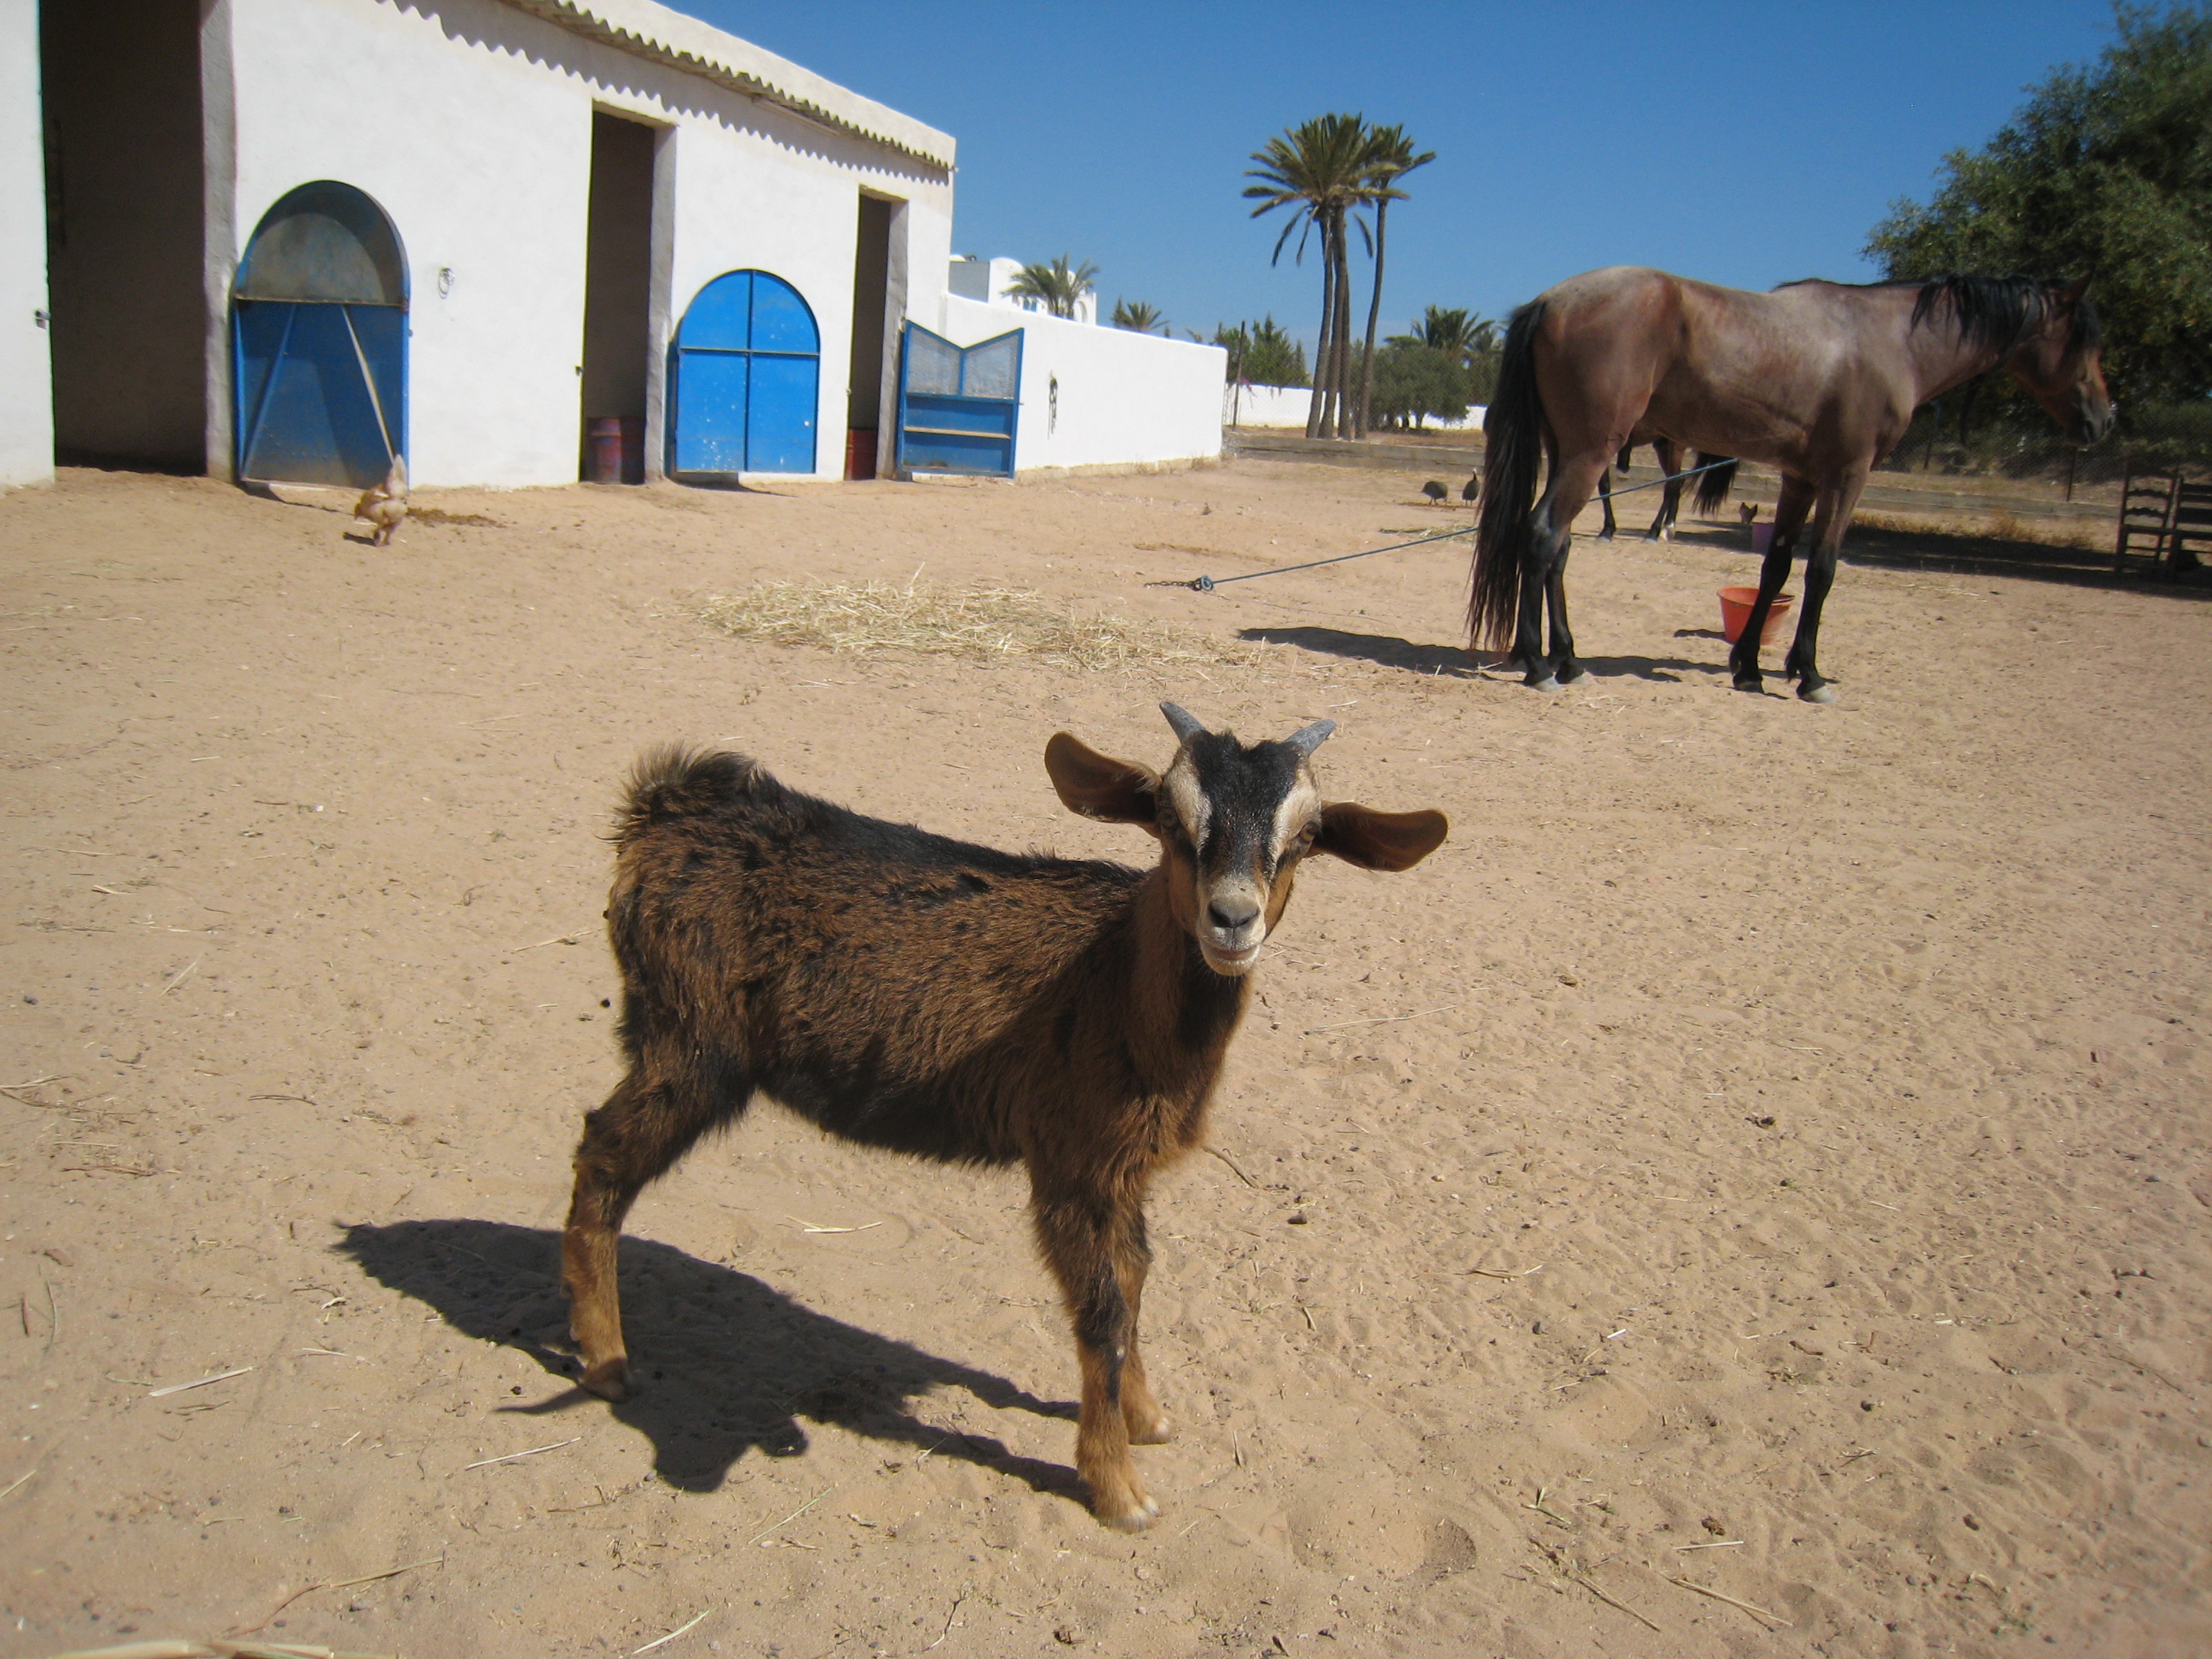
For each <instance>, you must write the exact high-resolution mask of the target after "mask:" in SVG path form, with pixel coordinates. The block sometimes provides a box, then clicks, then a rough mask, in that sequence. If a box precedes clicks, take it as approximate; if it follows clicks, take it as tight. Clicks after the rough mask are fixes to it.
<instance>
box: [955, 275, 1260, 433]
mask: <svg viewBox="0 0 2212 1659" xmlns="http://www.w3.org/2000/svg"><path fill="white" fill-rule="evenodd" d="M1015 328H1018V329H1021V330H1023V331H1024V332H1025V336H1026V337H1025V338H1024V340H1023V342H1022V405H1021V419H1020V423H1019V426H1018V428H1017V430H1016V435H1015V440H1014V470H1015V471H1016V472H1017V473H1023V472H1032V471H1038V470H1040V469H1044V468H1054V467H1095V466H1127V465H1141V464H1144V463H1146V462H1172V461H1194V460H1213V459H1218V458H1219V456H1220V454H1221V389H1222V379H1223V376H1224V375H1225V374H1226V372H1227V369H1228V363H1229V354H1228V353H1227V352H1225V351H1224V350H1223V349H1221V348H1220V347H1218V346H1210V345H1197V344H1194V343H1188V342H1186V341H1182V340H1169V339H1163V338H1162V337H1159V336H1158V335H1153V334H1133V333H1131V332H1129V331H1127V330H1126V329H1118V328H1094V327H1092V326H1091V325H1088V324H1085V323H1073V322H1067V321H1065V320H1063V319H1060V318H1057V317H1042V316H1039V315H1037V314H1036V313H1034V312H1029V311H1023V310H1020V309H1018V307H1012V306H986V305H979V304H977V303H976V302H975V301H973V300H965V299H962V298H960V297H959V296H958V295H947V296H946V298H945V328H944V330H943V331H942V332H943V333H944V335H945V337H946V338H947V339H949V340H951V342H952V343H954V344H956V345H963V346H967V345H975V344H976V343H979V342H981V341H983V340H987V339H990V338H991V337H993V336H994V335H999V334H1004V333H1005V332H1006V331H1007V330H1009V329H1015ZM1055 382H1056V383H1057V388H1058V395H1057V397H1055V396H1054V385H1055Z"/></svg>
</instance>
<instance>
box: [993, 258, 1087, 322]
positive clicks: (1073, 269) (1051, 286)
mask: <svg viewBox="0 0 2212 1659" xmlns="http://www.w3.org/2000/svg"><path fill="white" fill-rule="evenodd" d="M1097 276H1098V267H1097V266H1096V265H1094V264H1091V261H1090V260H1088V259H1085V261H1084V262H1083V263H1082V264H1080V265H1073V266H1071V265H1070V264H1069V263H1068V258H1067V255H1066V254H1065V253H1063V254H1061V255H1060V256H1059V257H1058V258H1055V259H1054V260H1053V261H1052V263H1051V264H1039V265H1024V266H1023V267H1022V268H1021V269H1020V270H1018V271H1017V272H1015V273H1014V280H1013V281H1012V282H1011V283H1007V284H1006V296H1007V298H1009V299H1013V300H1027V301H1030V303H1032V304H1035V305H1041V306H1042V307H1044V308H1045V310H1046V311H1048V312H1049V313H1051V314H1052V315H1053V316H1054V317H1073V316H1074V315H1075V307H1077V306H1078V305H1079V303H1081V301H1082V299H1083V296H1084V295H1086V294H1088V293H1090V292H1091V286H1092V284H1093V283H1094V282H1096V280H1097Z"/></svg>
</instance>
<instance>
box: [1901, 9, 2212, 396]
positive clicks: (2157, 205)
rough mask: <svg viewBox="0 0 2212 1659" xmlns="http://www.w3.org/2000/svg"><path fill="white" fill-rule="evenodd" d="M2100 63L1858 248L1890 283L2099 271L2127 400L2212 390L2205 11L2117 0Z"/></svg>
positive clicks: (2096, 291) (2072, 70)
mask: <svg viewBox="0 0 2212 1659" xmlns="http://www.w3.org/2000/svg"><path fill="white" fill-rule="evenodd" d="M2115 21H2116V26H2117V32H2118V40H2117V41H2115V43H2114V44H2113V45H2112V46H2109V47H2107V48H2106V51H2105V52H2104V53H2103V55H2102V56H2101V57H2100V58H2099V59H2098V61H2097V63H2096V64H2093V65H2081V64H2074V65H2069V66H2067V67H2065V68H2063V69H2059V70H2055V71H2053V72H2052V74H2051V76H2050V77H2049V78H2048V79H2046V80H2045V82H2043V83H2042V84H2041V85H2040V86H2038V87H2036V88H2033V89H2032V90H2031V92H2030V94H2029V97H2028V100H2027V103H2025V104H2023V105H2022V106H2021V107H2020V108H2019V110H2017V111H2016V112H2015V113H2014V115H2013V118H2012V119H2011V120H2009V121H2008V122H2007V123H2006V124H2005V125H2004V126H2003V127H2002V128H2001V129H2000V130H1999V131H1998V132H1997V134H1996V137H1993V138H1992V139H1990V142H1989V143H1987V144H1985V145H1984V146H1983V147H1982V148H1981V149H1979V150H1976V151H1968V150H1963V149H1960V150H1954V151H1952V152H1951V153H1950V154H1949V155H1947V156H1945V157H1944V158H1943V165H1942V170H1941V172H1940V173H1939V175H1938V178H1939V180H1940V182H1939V185H1938V186H1937V189H1936V193H1935V196H1934V197H1933V199H1932V200H1930V201H1929V202H1928V203H1926V204H1921V203H1918V202H1913V201H1899V202H1897V203H1894V204H1892V206H1891V209H1890V213H1889V216H1888V217H1887V218H1886V219H1884V220H1883V221H1882V222H1881V223H1880V224H1878V225H1876V226H1875V228H1874V229H1873V231H1872V232H1871V233H1870V234H1869V237H1868V239H1867V249H1866V251H1867V253H1868V255H1869V258H1875V259H1877V260H1879V261H1880V262H1881V264H1882V266H1883V268H1884V269H1885V270H1887V273H1888V274H1889V275H1890V276H1893V277H1900V278H1902V277H1917V276H1935V275H1938V274H1940V273H1943V272H1947V271H1974V272H1983V273H1990V274H1999V273H2008V272H2014V271H2023V272H2028V273H2032V274H2036V275H2043V276H2081V275H2082V274H2083V273H2087V274H2089V275H2090V276H2092V277H2093V282H2092V284H2091V289H2090V294H2091V297H2092V298H2093V300H2094V301H2096V303H2097V306H2098V308H2099V310H2100V312H2101V313H2103V316H2104V319H2105V368H2106V374H2107V376H2108V377H2109V379H2110V380H2111V381H2112V387H2113V391H2114V392H2115V393H2116V395H2117V396H2118V398H2119V399H2120V401H2121V402H2122V404H2123V405H2125V404H2128V403H2129V402H2130V401H2132V400H2148V399H2156V398H2172V399H2193V398H2203V397H2204V396H2205V395H2206V394H2207V393H2208V392H2212V9H2208V8H2206V7H2205V6H2203V5H2175V6H2172V8H2171V9H2167V10H2166V11H2165V12H2163V13H2160V12H2156V11H2154V10H2152V9H2148V8H2137V7H2132V6H2127V5H2122V6H2120V7H2118V9H2116V12H2115Z"/></svg>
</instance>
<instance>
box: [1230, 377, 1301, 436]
mask: <svg viewBox="0 0 2212 1659" xmlns="http://www.w3.org/2000/svg"><path fill="white" fill-rule="evenodd" d="M1312 407H1313V392H1312V391H1311V390H1310V388H1308V387H1305V386H1249V385H1248V386H1224V387H1223V388H1222V389H1221V423H1222V424H1223V425H1224V426H1296V427H1303V426H1304V425H1305V423H1306V411H1307V410H1310V409H1311V408H1312Z"/></svg>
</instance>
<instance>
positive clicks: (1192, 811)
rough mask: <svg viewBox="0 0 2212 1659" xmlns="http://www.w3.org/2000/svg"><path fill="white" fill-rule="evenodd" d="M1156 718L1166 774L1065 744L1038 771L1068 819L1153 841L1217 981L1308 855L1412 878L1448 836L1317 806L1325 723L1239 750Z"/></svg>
mask: <svg viewBox="0 0 2212 1659" xmlns="http://www.w3.org/2000/svg"><path fill="white" fill-rule="evenodd" d="M1160 708H1161V709H1162V711H1163V712H1164V714H1166V715H1167V717H1168V724H1169V725H1170V726H1173V727H1174V728H1175V732H1176V737H1177V738H1179V739H1181V743H1180V745H1179V746H1178V747H1177V749H1176V756H1175V758H1174V759H1173V760H1172V761H1170V763H1168V769H1167V770H1166V771H1165V772H1164V773H1154V772H1153V771H1152V769H1150V768H1148V767H1143V766H1139V765H1138V764H1136V763H1134V762H1133V761H1122V760H1114V759H1111V758H1109V757H1107V756H1104V755H1101V754H1099V753H1097V751H1096V750H1092V749H1090V748H1088V747H1086V746H1085V744H1081V743H1079V742H1078V741H1077V740H1076V739H1075V738H1072V737H1070V736H1068V734H1067V733H1066V732H1060V733H1059V734H1058V735H1057V736H1056V737H1054V738H1053V740H1052V741H1051V742H1050V743H1049V744H1046V745H1045V751H1044V764H1045V770H1046V771H1047V772H1048V773H1050V774H1051V775H1052V786H1053V787H1054V789H1055V790H1057V791H1058V792H1059V793H1060V800H1061V801H1062V802H1063V803H1064V804H1065V805H1066V807H1067V809H1068V811H1072V812H1078V813H1080V814H1081V815H1082V816H1083V817H1087V818H1097V819H1098V820H1099V821H1100V822H1101V823H1134V824H1138V825H1140V826H1141V827H1142V828H1144V829H1147V830H1149V831H1151V832H1152V835H1153V836H1157V837H1158V840H1159V843H1160V849H1161V854H1162V863H1163V866H1164V868H1165V870H1166V872H1167V878H1168V894H1169V902H1170V907H1171V908H1172V909H1173V912H1174V915H1175V917H1176V921H1177V922H1179V923H1180V924H1181V925H1182V927H1183V929H1184V931H1185V932H1187V933H1189V934H1190V935H1191V937H1192V938H1193V939H1196V940H1197V941H1198V948H1199V950H1200V951H1201V952H1202V953H1203V954H1204V956H1205V957H1206V966H1207V967H1209V968H1211V969H1213V971H1214V972H1215V973H1217V974H1225V975H1232V976H1234V975H1241V974H1249V973H1250V972H1251V971H1252V967H1253V964H1254V963H1256V962H1257V961H1258V960H1259V959H1260V947H1261V945H1262V944H1263V943H1264V942H1265V941H1266V939H1267V935H1268V934H1269V933H1271V932H1273V929H1274V926H1275V924H1276V922H1278V921H1280V920H1281V919H1282V915H1283V908H1284V907H1285V905H1287V904H1288V903H1289V902H1290V901H1291V879H1292V878H1293V877H1294V875H1295V874H1296V872H1297V865H1298V861H1299V860H1301V859H1303V858H1304V857H1305V856H1306V854H1309V853H1329V854H1334V855H1335V856H1336V857H1338V858H1340V859H1342V860H1344V861H1345V862H1346V863H1347V864H1356V865H1358V866H1360V867H1361V868H1362V869H1365V870H1410V869H1411V868H1413V866H1415V865H1416V864H1419V862H1420V861H1421V860H1423V859H1425V858H1426V857H1427V856H1428V855H1429V854H1431V853H1432V852H1434V851H1435V850H1436V849H1437V847H1438V845H1440V844H1441V843H1442V842H1443V838H1444V835H1445V832H1446V830H1447V829H1449V825H1448V824H1447V823H1446V822H1445V819H1444V815H1443V813H1441V812H1430V811H1422V812H1378V811H1374V810H1373V809H1371V808H1370V807H1365V806H1361V805H1356V804H1355V803H1353V802H1351V801H1328V802H1324V801H1323V800H1322V796H1321V788H1320V786H1319V785H1318V784H1317V783H1316V781H1314V772H1313V751H1314V750H1315V749H1316V747H1317V746H1318V745H1319V744H1320V743H1321V741H1322V738H1326V737H1327V736H1328V734H1329V733H1330V732H1334V730H1335V729H1336V725H1335V722H1334V721H1333V720H1316V722H1315V723H1314V724H1313V725H1311V726H1305V727H1304V728H1303V729H1301V730H1299V731H1297V732H1292V733H1291V735H1290V736H1289V737H1287V738H1283V739H1281V740H1280V741H1279V742H1261V743H1254V744H1245V743H1239V742H1238V741H1237V738H1234V737H1233V736H1231V734H1230V733H1228V732H1209V731H1207V730H1206V727H1205V726H1201V725H1200V723H1199V722H1198V721H1197V720H1194V719H1193V718H1192V717H1191V716H1190V715H1189V714H1185V713H1184V712H1183V711H1182V709H1180V708H1176V706H1175V704H1173V703H1171V702H1169V703H1162V704H1161V705H1160Z"/></svg>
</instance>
